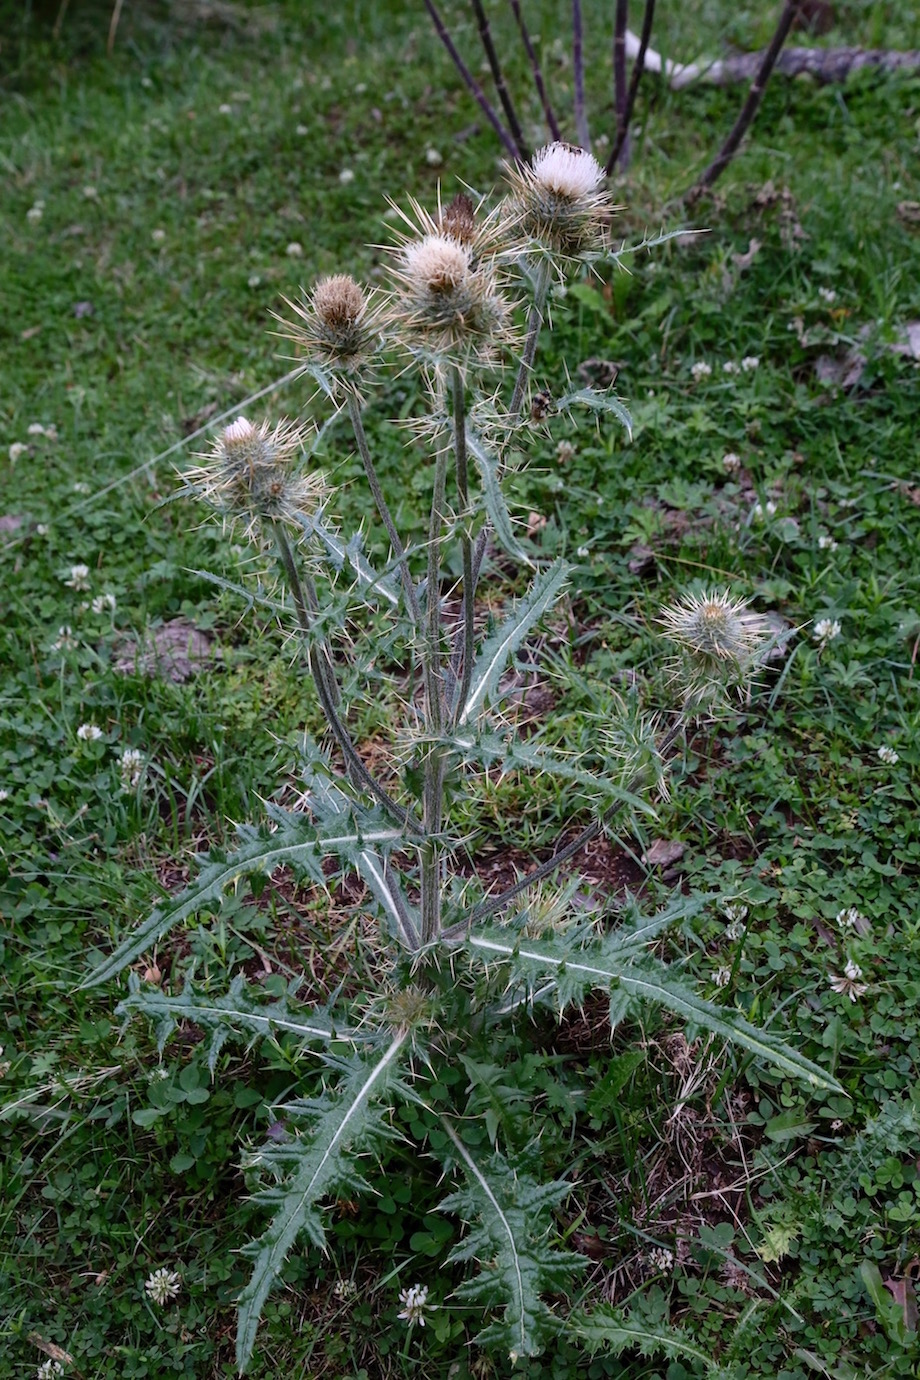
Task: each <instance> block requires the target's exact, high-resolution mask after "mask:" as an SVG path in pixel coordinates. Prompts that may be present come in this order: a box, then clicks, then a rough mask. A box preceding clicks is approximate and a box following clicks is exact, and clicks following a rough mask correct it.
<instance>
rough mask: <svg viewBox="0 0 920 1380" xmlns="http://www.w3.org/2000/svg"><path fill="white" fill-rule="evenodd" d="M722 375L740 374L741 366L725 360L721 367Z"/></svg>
mask: <svg viewBox="0 0 920 1380" xmlns="http://www.w3.org/2000/svg"><path fill="white" fill-rule="evenodd" d="M722 373H723V374H740V373H741V365H740V364H736V363H735V361H734V360H733V359H727V360H726V361H725V363H724V364H723V365H722Z"/></svg>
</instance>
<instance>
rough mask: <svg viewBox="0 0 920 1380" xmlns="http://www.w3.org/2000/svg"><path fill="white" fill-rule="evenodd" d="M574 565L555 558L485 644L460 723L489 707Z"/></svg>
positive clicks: (471, 681)
mask: <svg viewBox="0 0 920 1380" xmlns="http://www.w3.org/2000/svg"><path fill="white" fill-rule="evenodd" d="M569 569H570V567H569V566H568V564H567V563H566V562H565V561H562V560H559V561H554V562H553V564H552V565H551V566H550V567H549V568H548V569H547V570H542V571H541V572H540V573H539V574H538V575H537V576H535V578H534V581H533V584H532V585H531V586H530V589H529V590H528V591H527V593H526V594H525V595H524V597H523V598H522V599H519V600H518V602H517V603H516V604H515V606H514V608H513V609H512V611H511V613H510V614H509V615H508V617H507V618H506V619H505V621H504V622H503V623H502V625H501V627H500V628H499V629H498V631H497V632H495V633H493V635H492V636H491V637H490V638H489V639H488V641H487V642H486V643H485V644H484V646H483V647H482V648H481V650H480V653H479V656H478V657H477V658H476V663H475V665H474V666H473V674H472V678H471V680H470V689H469V694H468V695H467V698H466V703H465V704H464V705H463V707H462V708H461V710H460V713H459V715H458V716H457V724H458V726H462V725H463V724H466V723H469V722H470V721H471V720H473V719H474V718H475V717H476V716H477V715H478V714H480V713H481V712H482V710H483V708H484V707H485V703H486V700H487V698H488V696H489V695H490V694H491V692H492V691H493V690H494V688H495V687H496V685H497V684H498V681H499V679H500V677H501V674H502V672H503V671H504V669H505V666H506V664H507V661H508V658H509V657H510V656H512V655H513V653H514V652H516V651H517V649H518V647H519V646H520V645H521V643H522V642H523V640H524V638H525V636H526V634H527V633H528V632H529V631H530V629H531V628H532V627H533V625H534V624H535V623H536V622H538V621H539V620H540V619H541V618H542V617H543V615H544V613H546V611H547V609H548V608H550V607H551V605H552V604H553V603H554V601H555V599H556V597H557V596H558V594H559V592H560V590H561V589H562V586H563V585H564V584H565V580H566V577H567V575H568V573H569Z"/></svg>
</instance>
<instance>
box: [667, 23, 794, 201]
mask: <svg viewBox="0 0 920 1380" xmlns="http://www.w3.org/2000/svg"><path fill="white" fill-rule="evenodd" d="M801 7H802V0H786V4H785V5H784V6H783V12H782V14H781V15H780V18H779V23H778V24H777V26H776V32H775V33H774V35H773V37H772V39H771V40H770V46H769V48H768V49H767V51H766V52H765V53H764V55H763V62H762V63H761V64H760V68H759V70H758V72H757V75H756V77H755V78H754V80H753V82H752V83H751V89H750V90H749V91H748V93H747V98H746V100H745V102H744V105H743V106H742V107H741V110H740V112H739V114H738V118H737V120H736V121H735V123H734V125H733V126H732V129H731V133H730V134H729V136H728V138H727V139H726V140H725V143H724V144H723V145H722V147H721V148H720V150H719V152H718V153H717V154H716V156H715V158H714V159H713V160H712V162H711V163H710V164H709V167H708V168H706V169H705V171H704V172H703V173H701V175H700V177H699V178H698V180H697V182H696V184H695V185H694V186H693V187H691V189H690V191H689V192H688V193H687V196H686V200H687V201H688V202H693V201H696V200H697V199H698V198H699V197H700V196H701V195H702V193H703V191H704V190H705V188H707V187H711V186H712V185H713V183H714V182H715V181H716V180H717V179H718V178H719V177H721V176H722V173H723V172H724V171H725V169H726V168H727V167H728V165H729V163H730V162H731V161H732V159H733V158H734V156H735V154H736V153H737V151H738V147H739V145H740V143H741V140H742V139H743V138H744V136H745V134H746V133H747V130H748V127H749V126H750V124H751V122H752V121H753V119H754V116H755V115H756V114H757V110H758V107H759V106H760V102H761V100H762V99H763V93H764V91H765V90H766V86H767V82H768V81H769V80H770V74H771V72H772V71H773V68H774V67H775V66H776V60H777V58H778V57H779V55H780V52H781V51H782V47H783V44H784V43H785V42H786V39H787V37H788V35H789V30H790V29H791V28H792V24H793V21H794V19H795V17H796V15H797V14H798V12H799V10H800V9H801Z"/></svg>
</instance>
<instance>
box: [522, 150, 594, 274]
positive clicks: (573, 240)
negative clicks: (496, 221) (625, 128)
mask: <svg viewBox="0 0 920 1380" xmlns="http://www.w3.org/2000/svg"><path fill="white" fill-rule="evenodd" d="M603 181H604V170H603V168H602V167H601V165H600V164H599V163H598V162H597V160H596V159H595V158H594V156H593V155H592V154H590V153H587V152H586V151H585V150H584V149H580V148H576V147H575V146H574V145H572V144H564V143H561V142H559V141H557V142H556V143H553V144H547V145H546V146H545V147H544V148H542V149H538V150H537V152H536V153H535V154H534V156H533V158H532V160H531V161H530V163H525V164H521V165H518V166H516V167H513V168H510V169H509V170H508V182H509V183H510V186H511V193H510V196H509V198H508V201H507V203H506V208H505V210H506V216H505V229H506V235H507V236H508V238H509V239H514V238H517V239H521V238H522V239H523V240H524V241H525V246H526V247H527V248H530V249H534V248H536V249H538V250H542V251H543V252H544V253H546V254H548V255H549V256H551V257H553V258H558V259H573V258H578V257H579V256H580V255H582V254H585V253H586V252H590V251H591V250H597V249H600V248H601V246H602V241H603V229H604V220H605V217H606V215H607V212H608V210H609V206H610V203H609V198H608V196H607V193H606V192H605V191H604V189H603V186H602V184H603Z"/></svg>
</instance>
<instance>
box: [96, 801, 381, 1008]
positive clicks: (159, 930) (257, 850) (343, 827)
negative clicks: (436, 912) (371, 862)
mask: <svg viewBox="0 0 920 1380" xmlns="http://www.w3.org/2000/svg"><path fill="white" fill-rule="evenodd" d="M271 813H272V818H273V820H274V821H275V823H276V828H275V830H274V832H267V831H266V830H265V829H253V828H251V827H249V826H240V829H239V831H238V832H239V834H240V836H241V837H242V838H243V840H244V842H243V844H242V846H241V847H240V848H238V849H237V850H236V852H235V853H232V854H231V855H230V857H224V856H223V855H222V854H220V853H214V854H205V855H203V856H202V857H201V870H200V872H199V874H198V876H197V877H196V878H195V880H194V881H193V882H191V883H190V884H189V885H188V886H187V887H186V888H185V890H184V891H181V892H180V893H179V895H178V896H173V897H170V898H169V900H168V901H166V902H164V903H163V905H161V906H158V907H157V908H156V910H154V911H153V913H152V914H151V915H150V916H149V917H148V918H147V920H145V921H144V923H143V924H142V925H141V926H140V927H139V928H138V929H136V930H134V931H133V933H132V934H130V935H129V936H128V938H127V939H125V940H123V941H122V943H121V944H119V945H118V947H117V948H116V949H115V951H114V952H113V953H111V954H110V955H109V957H108V958H107V959H104V960H103V961H102V963H100V964H99V965H98V967H96V968H94V969H93V971H92V972H91V973H90V974H89V976H88V977H87V978H86V980H85V981H84V982H83V983H82V984H81V987H84V988H85V987H95V986H98V984H99V983H101V982H107V981H108V979H109V978H111V977H114V976H115V974H116V973H119V972H120V971H121V970H122V968H125V967H126V966H127V965H128V964H129V963H133V962H134V960H135V959H136V958H138V957H139V956H140V955H141V954H142V953H144V951H145V950H146V949H149V948H150V946H151V945H152V944H155V943H157V942H158V941H159V940H160V939H162V938H163V935H164V934H166V933H168V931H169V930H171V929H172V928H173V927H174V926H175V925H178V924H181V922H182V921H183V920H187V919H188V918H189V916H191V915H194V914H195V912H196V911H198V910H200V909H201V907H202V906H204V905H206V904H208V903H209V902H219V901H220V898H221V896H222V895H223V893H224V890H225V889H226V888H227V887H228V886H230V885H231V883H233V882H235V881H237V880H238V878H240V877H243V876H246V875H252V874H254V873H264V874H265V875H267V876H271V874H272V873H273V872H274V870H275V868H277V867H280V866H281V864H282V863H286V864H288V865H289V866H292V867H295V868H298V869H300V870H301V871H303V872H305V873H307V875H309V876H310V877H311V879H312V880H313V881H315V882H316V883H317V884H318V885H320V886H322V885H324V883H325V877H324V875H323V871H322V867H321V866H320V859H321V858H322V856H323V854H326V853H336V854H338V855H339V856H340V857H343V858H346V859H347V860H349V861H353V860H354V858H355V855H356V854H358V853H360V852H361V851H362V850H363V849H365V848H366V847H367V845H368V844H375V843H383V844H397V843H399V842H400V840H401V839H402V832H401V831H400V830H399V829H395V828H394V827H393V826H392V825H391V824H389V823H388V822H385V817H384V816H383V815H376V814H373V815H372V814H371V812H370V811H368V812H366V814H365V823H367V822H368V821H370V820H371V819H373V821H374V822H373V824H369V823H367V827H366V828H358V827H356V826H355V825H354V824H353V823H349V822H348V821H347V820H343V821H342V823H341V824H340V825H339V827H338V828H337V829H334V828H330V829H325V830H317V829H316V828H315V827H314V826H313V825H312V824H311V823H310V821H309V820H307V819H306V818H305V817H304V816H303V815H295V814H288V813H285V812H283V811H279V810H273V811H272V812H271Z"/></svg>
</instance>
